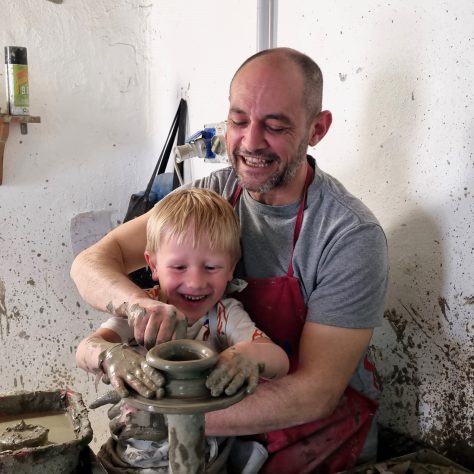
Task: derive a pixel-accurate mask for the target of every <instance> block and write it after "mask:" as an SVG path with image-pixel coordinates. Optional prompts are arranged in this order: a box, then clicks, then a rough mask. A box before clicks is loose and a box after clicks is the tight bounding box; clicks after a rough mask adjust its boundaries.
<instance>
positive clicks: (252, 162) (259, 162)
mask: <svg viewBox="0 0 474 474" xmlns="http://www.w3.org/2000/svg"><path fill="white" fill-rule="evenodd" d="M243 159H244V161H245V163H246V164H247V165H249V166H255V167H258V168H264V167H265V166H268V165H269V164H270V162H271V160H265V159H264V158H253V157H250V156H244V157H243Z"/></svg>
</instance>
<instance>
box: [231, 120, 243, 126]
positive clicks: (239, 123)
mask: <svg viewBox="0 0 474 474" xmlns="http://www.w3.org/2000/svg"><path fill="white" fill-rule="evenodd" d="M229 122H230V124H231V125H233V126H234V127H245V125H246V124H247V122H246V121H245V120H235V119H230V120H229Z"/></svg>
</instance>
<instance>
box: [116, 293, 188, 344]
mask: <svg viewBox="0 0 474 474" xmlns="http://www.w3.org/2000/svg"><path fill="white" fill-rule="evenodd" d="M107 310H108V311H109V312H110V313H111V314H114V315H116V316H125V317H126V318H127V319H128V324H129V325H130V327H133V335H134V337H135V340H136V341H137V343H138V344H140V345H142V346H145V347H146V348H147V349H151V348H152V347H155V346H156V345H157V344H161V343H162V342H167V341H171V340H172V339H173V338H175V339H184V338H185V337H186V328H187V326H188V322H187V319H186V316H185V315H184V314H183V313H181V312H180V311H178V310H177V309H176V308H175V307H174V306H172V305H169V304H166V303H162V302H161V301H156V300H154V299H152V298H149V297H148V296H143V297H141V298H138V299H136V300H135V302H134V303H131V302H130V303H123V304H121V305H120V306H118V307H114V306H113V305H112V304H111V303H109V304H108V305H107Z"/></svg>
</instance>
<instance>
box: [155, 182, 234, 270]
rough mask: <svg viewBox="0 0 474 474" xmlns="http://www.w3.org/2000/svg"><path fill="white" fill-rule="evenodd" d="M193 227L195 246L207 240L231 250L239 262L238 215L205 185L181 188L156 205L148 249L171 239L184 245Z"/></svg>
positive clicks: (213, 244) (228, 250)
mask: <svg viewBox="0 0 474 474" xmlns="http://www.w3.org/2000/svg"><path fill="white" fill-rule="evenodd" d="M189 230H191V232H192V245H193V247H196V246H197V245H199V243H200V241H201V239H206V243H207V242H208V243H209V246H210V248H211V249H217V250H223V251H225V252H229V254H230V256H231V258H233V259H234V262H235V263H236V262H237V261H238V260H239V258H240V225H239V221H238V218H237V214H236V213H235V211H234V209H233V208H232V206H231V205H230V204H229V202H227V201H226V200H225V199H224V198H223V197H222V196H219V194H217V193H215V192H214V191H211V190H210V189H204V188H187V189H178V190H177V191H174V192H172V193H171V194H168V195H167V196H166V197H164V198H163V199H162V200H161V201H159V202H158V204H156V205H155V207H154V208H153V211H152V213H151V215H150V218H149V219H148V224H147V228H146V236H147V244H146V250H147V251H148V252H150V253H153V252H156V251H157V250H158V249H159V248H160V243H161V242H163V241H164V240H165V239H170V238H171V239H175V240H176V242H177V243H178V244H181V243H183V242H184V241H185V239H186V237H187V234H188V231H189Z"/></svg>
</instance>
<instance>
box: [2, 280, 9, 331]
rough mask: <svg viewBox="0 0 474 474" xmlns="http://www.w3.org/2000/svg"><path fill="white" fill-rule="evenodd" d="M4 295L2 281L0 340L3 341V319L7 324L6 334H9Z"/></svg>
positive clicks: (5, 291) (4, 290)
mask: <svg viewBox="0 0 474 474" xmlns="http://www.w3.org/2000/svg"><path fill="white" fill-rule="evenodd" d="M6 293H7V290H6V288H5V283H4V281H3V280H0V338H2V339H3V324H2V319H3V318H5V321H6V323H7V334H8V333H9V325H8V316H7V305H6V303H5V295H6Z"/></svg>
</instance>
